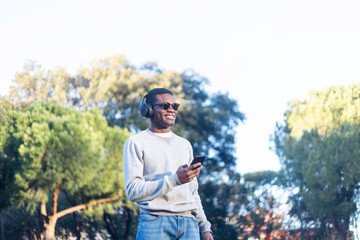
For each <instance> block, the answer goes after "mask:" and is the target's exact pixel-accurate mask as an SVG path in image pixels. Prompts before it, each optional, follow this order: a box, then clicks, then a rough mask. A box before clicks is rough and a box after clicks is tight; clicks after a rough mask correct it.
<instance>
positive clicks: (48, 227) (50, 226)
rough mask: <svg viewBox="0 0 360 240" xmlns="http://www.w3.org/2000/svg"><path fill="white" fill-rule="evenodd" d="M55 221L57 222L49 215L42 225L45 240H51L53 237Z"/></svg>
mask: <svg viewBox="0 0 360 240" xmlns="http://www.w3.org/2000/svg"><path fill="white" fill-rule="evenodd" d="M56 222H57V218H56V217H50V218H49V222H48V223H46V224H45V225H44V226H45V239H46V240H53V239H54V237H55V225H56Z"/></svg>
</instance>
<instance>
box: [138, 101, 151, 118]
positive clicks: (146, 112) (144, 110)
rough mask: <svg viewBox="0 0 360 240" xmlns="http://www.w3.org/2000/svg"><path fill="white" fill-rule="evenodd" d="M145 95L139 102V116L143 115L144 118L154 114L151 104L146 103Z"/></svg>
mask: <svg viewBox="0 0 360 240" xmlns="http://www.w3.org/2000/svg"><path fill="white" fill-rule="evenodd" d="M146 97H147V95H145V96H144V97H143V99H142V100H141V102H140V113H141V116H143V117H145V118H152V117H153V116H154V111H153V108H152V106H151V105H150V104H148V103H146Z"/></svg>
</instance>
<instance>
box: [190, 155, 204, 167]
mask: <svg viewBox="0 0 360 240" xmlns="http://www.w3.org/2000/svg"><path fill="white" fill-rule="evenodd" d="M205 158H206V157H205V156H196V157H195V158H194V160H193V161H192V162H191V165H194V164H195V163H198V162H201V164H202V163H203V162H204V160H205ZM196 168H198V167H196ZM196 168H194V169H196Z"/></svg>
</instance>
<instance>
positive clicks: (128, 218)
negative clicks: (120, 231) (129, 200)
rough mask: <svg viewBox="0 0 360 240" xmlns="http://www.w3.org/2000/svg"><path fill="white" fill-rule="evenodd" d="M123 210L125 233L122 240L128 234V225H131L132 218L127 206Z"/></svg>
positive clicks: (125, 239)
mask: <svg viewBox="0 0 360 240" xmlns="http://www.w3.org/2000/svg"><path fill="white" fill-rule="evenodd" d="M124 212H125V223H126V224H125V226H126V228H125V233H124V240H127V239H128V237H129V234H130V227H131V220H132V212H131V210H130V209H129V208H127V207H125V208H124Z"/></svg>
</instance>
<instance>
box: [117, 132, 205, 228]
mask: <svg viewBox="0 0 360 240" xmlns="http://www.w3.org/2000/svg"><path fill="white" fill-rule="evenodd" d="M123 155H124V181H125V192H126V195H127V197H128V198H129V200H130V201H133V202H136V203H137V205H138V206H139V207H140V211H142V212H147V213H151V214H155V215H168V216H171V215H181V216H188V217H193V218H195V219H196V220H197V221H198V222H199V227H200V230H201V232H205V231H210V227H211V225H210V222H208V221H207V219H206V216H205V213H204V210H203V207H202V204H201V200H200V197H199V194H198V182H197V179H196V178H194V180H193V181H191V182H189V183H185V184H180V182H179V179H178V178H177V175H176V171H177V169H178V168H179V166H182V165H184V164H187V165H190V163H191V161H192V159H193V150H192V146H191V144H190V142H189V141H188V140H186V139H184V138H182V137H179V136H177V135H175V134H173V133H172V134H171V135H170V136H169V137H161V136H159V135H157V134H155V133H153V132H151V131H150V130H148V129H147V130H144V131H142V132H140V133H138V134H136V135H133V136H131V137H130V138H128V139H127V140H126V142H125V144H124V152H123Z"/></svg>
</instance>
